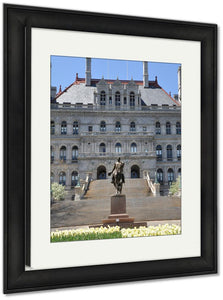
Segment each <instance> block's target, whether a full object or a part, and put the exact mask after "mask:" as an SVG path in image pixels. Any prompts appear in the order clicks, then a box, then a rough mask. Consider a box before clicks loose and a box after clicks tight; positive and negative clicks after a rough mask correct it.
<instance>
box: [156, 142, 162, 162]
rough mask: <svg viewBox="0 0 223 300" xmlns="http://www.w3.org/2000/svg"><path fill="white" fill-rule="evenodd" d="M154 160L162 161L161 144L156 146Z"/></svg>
mask: <svg viewBox="0 0 223 300" xmlns="http://www.w3.org/2000/svg"><path fill="white" fill-rule="evenodd" d="M156 160H157V161H162V146H161V145H157V146H156Z"/></svg>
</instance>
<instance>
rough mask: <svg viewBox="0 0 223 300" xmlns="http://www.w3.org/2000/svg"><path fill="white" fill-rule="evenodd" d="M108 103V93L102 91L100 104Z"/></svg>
mask: <svg viewBox="0 0 223 300" xmlns="http://www.w3.org/2000/svg"><path fill="white" fill-rule="evenodd" d="M105 104H106V94H105V91H102V92H101V94H100V105H105Z"/></svg>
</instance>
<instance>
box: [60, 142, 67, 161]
mask: <svg viewBox="0 0 223 300" xmlns="http://www.w3.org/2000/svg"><path fill="white" fill-rule="evenodd" d="M66 152H67V150H66V147H65V146H62V147H61V148H60V160H62V161H66V159H67V157H66V155H67V154H66Z"/></svg>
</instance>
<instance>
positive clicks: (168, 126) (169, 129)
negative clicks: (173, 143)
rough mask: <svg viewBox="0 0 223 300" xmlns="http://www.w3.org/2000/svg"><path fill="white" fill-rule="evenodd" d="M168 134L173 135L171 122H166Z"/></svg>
mask: <svg viewBox="0 0 223 300" xmlns="http://www.w3.org/2000/svg"><path fill="white" fill-rule="evenodd" d="M166 134H171V125H170V122H166Z"/></svg>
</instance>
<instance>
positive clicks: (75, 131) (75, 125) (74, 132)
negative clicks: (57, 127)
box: [73, 121, 78, 134]
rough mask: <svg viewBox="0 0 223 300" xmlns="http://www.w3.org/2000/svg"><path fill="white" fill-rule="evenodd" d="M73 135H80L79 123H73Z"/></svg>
mask: <svg viewBox="0 0 223 300" xmlns="http://www.w3.org/2000/svg"><path fill="white" fill-rule="evenodd" d="M73 134H78V122H77V121H74V123H73Z"/></svg>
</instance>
